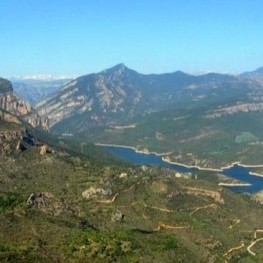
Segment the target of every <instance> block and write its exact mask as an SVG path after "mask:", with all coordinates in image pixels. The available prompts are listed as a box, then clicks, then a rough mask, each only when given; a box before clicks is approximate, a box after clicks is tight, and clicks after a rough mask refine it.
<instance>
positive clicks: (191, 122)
mask: <svg viewBox="0 0 263 263" xmlns="http://www.w3.org/2000/svg"><path fill="white" fill-rule="evenodd" d="M207 111H208V108H202V109H200V110H195V111H193V110H168V111H161V112H155V113H151V114H147V115H145V116H143V117H138V118H137V119H135V120H133V121H132V123H136V127H135V128H133V129H123V130H120V129H113V128H109V127H102V128H100V129H98V128H97V129H94V130H90V132H89V133H88V134H86V133H81V134H79V136H80V137H81V138H82V139H86V140H88V141H92V142H101V143H111V144H120V145H129V146H134V147H136V148H138V149H143V148H147V149H149V150H150V151H155V152H159V153H161V152H173V154H172V155H170V158H171V159H172V160H174V161H177V162H179V163H184V164H189V165H195V164H197V165H199V166H201V167H213V168H220V167H223V166H226V165H228V164H231V163H232V162H235V161H241V162H242V163H245V164H261V163H262V161H261V154H262V151H263V148H262V141H263V136H262V132H261V131H262V128H261V127H262V125H263V118H262V114H261V113H260V112H250V113H245V112H240V113H237V114H235V115H226V116H221V117H218V118H211V119H208V118H205V117H204V116H205V113H206V112H207Z"/></svg>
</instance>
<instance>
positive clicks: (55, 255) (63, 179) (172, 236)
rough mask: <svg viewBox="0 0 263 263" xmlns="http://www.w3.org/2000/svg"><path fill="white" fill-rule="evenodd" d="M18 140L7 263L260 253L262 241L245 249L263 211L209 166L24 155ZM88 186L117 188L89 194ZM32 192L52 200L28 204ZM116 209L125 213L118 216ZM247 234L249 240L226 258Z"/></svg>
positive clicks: (7, 161) (239, 258) (3, 245)
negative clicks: (198, 169) (185, 170)
mask: <svg viewBox="0 0 263 263" xmlns="http://www.w3.org/2000/svg"><path fill="white" fill-rule="evenodd" d="M16 144H17V142H11V143H9V149H8V150H7V151H6V152H3V154H2V155H1V157H0V222H1V224H0V240H1V241H0V261H1V262H27V263H28V262H224V260H227V261H228V262H262V260H263V254H262V245H263V244H262V243H258V244H257V245H256V246H255V247H254V248H253V251H254V252H255V253H256V254H257V255H256V256H255V257H252V256H250V255H249V254H248V252H247V251H246V248H247V246H248V245H249V244H250V242H251V241H252V240H253V234H254V231H255V229H262V228H263V224H262V216H263V211H262V208H261V207H260V206H259V205H257V204H256V203H254V202H253V201H251V200H250V198H249V197H248V196H243V195H236V194H234V193H231V192H229V191H227V190H224V189H221V188H219V187H218V186H217V181H218V179H217V178H216V177H214V176H212V175H211V174H209V173H208V174H206V175H205V174H202V173H200V174H197V179H195V178H196V177H194V176H193V177H191V178H189V179H185V178H175V176H174V172H173V171H166V170H163V169H154V168H147V169H146V170H145V169H142V168H140V167H130V166H126V165H124V164H122V165H119V164H118V165H117V164H110V163H109V162H106V163H103V161H100V162H95V161H94V159H91V158H88V157H86V156H84V155H77V154H76V153H75V154H74V153H73V155H69V154H68V153H67V152H66V151H62V150H59V148H56V147H54V148H53V149H55V151H54V152H50V153H47V154H46V155H40V154H39V151H40V149H39V148H38V147H30V148H29V149H28V150H26V151H24V152H22V153H21V152H17V151H16V150H14V148H15V145H16ZM121 173H126V174H127V176H124V177H120V176H119V175H120V174H121ZM91 186H93V187H95V188H103V189H110V190H111V192H109V194H108V195H107V196H103V195H100V194H96V195H94V196H93V197H92V198H91V199H85V198H83V196H82V193H83V191H85V190H87V189H89V188H90V187H91ZM209 191H212V192H209ZM32 192H41V193H48V195H49V198H46V199H45V201H44V203H40V204H39V206H34V207H30V206H28V205H27V204H26V203H27V199H28V197H29V196H30V194H31V193H32ZM114 197H115V198H114ZM119 213H121V214H122V215H123V216H124V217H123V218H122V219H120V221H114V220H113V218H114V215H116V214H117V215H118V214H119ZM260 235H261V236H262V234H261V233H259V234H258V236H257V238H259V237H260ZM241 241H244V244H245V245H244V247H242V248H240V249H237V250H234V251H233V252H230V253H229V254H227V255H225V256H224V254H225V253H226V252H227V251H228V250H229V249H231V248H233V247H238V246H240V242H241Z"/></svg>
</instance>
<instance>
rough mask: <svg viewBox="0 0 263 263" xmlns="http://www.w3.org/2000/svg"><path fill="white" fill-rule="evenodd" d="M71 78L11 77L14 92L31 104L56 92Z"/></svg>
mask: <svg viewBox="0 0 263 263" xmlns="http://www.w3.org/2000/svg"><path fill="white" fill-rule="evenodd" d="M70 80H71V79H70V78H65V79H64V78H58V79H54V78H52V79H48V78H47V79H45V78H44V77H43V78H36V77H35V78H33V76H31V78H15V79H11V81H12V84H13V87H14V92H15V93H16V94H17V95H18V96H19V97H20V98H22V99H23V100H25V101H28V102H29V103H30V104H31V105H35V104H36V103H37V102H39V101H41V100H43V99H45V98H46V97H48V96H50V95H51V94H53V93H55V92H56V91H57V90H58V89H60V88H61V86H62V85H63V84H65V83H67V82H69V81H70Z"/></svg>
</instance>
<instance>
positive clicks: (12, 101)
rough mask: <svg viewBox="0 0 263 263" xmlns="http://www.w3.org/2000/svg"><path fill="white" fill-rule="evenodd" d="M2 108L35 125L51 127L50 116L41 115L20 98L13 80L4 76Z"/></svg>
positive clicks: (0, 85)
mask: <svg viewBox="0 0 263 263" xmlns="http://www.w3.org/2000/svg"><path fill="white" fill-rule="evenodd" d="M0 109H2V110H4V111H7V112H9V113H11V114H14V115H16V116H18V117H19V118H21V119H23V120H24V121H26V122H28V123H29V124H31V125H32V126H33V127H41V128H43V129H45V130H48V129H49V123H48V118H46V117H44V118H42V117H40V116H39V115H38V114H37V112H36V110H35V109H33V108H32V107H31V106H30V105H29V104H28V103H26V102H24V101H23V100H21V99H19V98H18V97H17V96H16V95H15V94H14V92H13V87H12V84H11V82H10V81H8V80H6V79H2V78H1V79H0Z"/></svg>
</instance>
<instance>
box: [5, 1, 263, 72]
mask: <svg viewBox="0 0 263 263" xmlns="http://www.w3.org/2000/svg"><path fill="white" fill-rule="evenodd" d="M262 10H263V1H262V0H6V1H4V0H2V1H1V7H0V32H1V33H0V34H1V36H0V76H14V75H30V74H31V75H33V74H47V73H51V74H56V75H59V74H66V75H72V74H74V75H84V74H88V73H91V72H99V71H101V70H104V69H106V68H109V67H112V66H114V65H116V64H119V63H124V64H125V65H126V66H127V67H129V68H132V69H135V70H136V71H138V72H141V73H145V74H147V73H163V72H173V71H176V70H182V71H185V72H188V73H199V72H210V71H214V72H227V73H239V72H243V71H250V70H254V69H256V68H258V67H261V66H263V44H262V43H263V15H262Z"/></svg>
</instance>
